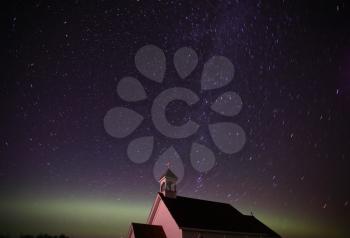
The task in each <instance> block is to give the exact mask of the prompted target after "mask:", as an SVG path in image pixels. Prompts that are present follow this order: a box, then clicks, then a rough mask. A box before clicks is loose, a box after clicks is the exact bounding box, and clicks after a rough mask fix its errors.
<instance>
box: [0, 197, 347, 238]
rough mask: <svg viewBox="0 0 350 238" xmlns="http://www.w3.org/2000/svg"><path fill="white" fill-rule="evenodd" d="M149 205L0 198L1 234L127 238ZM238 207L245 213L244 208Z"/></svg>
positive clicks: (292, 229)
mask: <svg viewBox="0 0 350 238" xmlns="http://www.w3.org/2000/svg"><path fill="white" fill-rule="evenodd" d="M151 206H152V201H147V202H146V201H145V202H140V201H120V200H114V201H111V200H104V199H90V200H89V199H68V200H67V199H58V198H46V199H24V198H22V199H17V200H2V201H1V206H0V213H1V214H2V216H1V218H0V221H1V224H3V225H4V226H3V228H2V232H3V234H11V235H19V234H38V233H49V234H60V233H65V234H66V235H69V236H70V237H126V235H127V232H128V229H129V225H130V223H131V222H145V221H146V219H147V216H148V213H149V210H150V209H151ZM238 209H239V210H241V211H242V212H243V213H245V214H247V212H245V209H244V208H239V207H238ZM282 214H283V215H282ZM254 215H255V216H256V217H257V218H258V219H260V220H261V221H263V223H265V224H266V225H268V226H270V227H271V228H272V229H273V230H275V231H276V232H278V233H279V234H281V235H282V236H283V237H290V236H293V237H320V236H323V237H325V236H329V235H331V237H342V234H341V233H342V232H341V231H338V230H336V229H335V228H334V229H332V227H329V226H328V227H327V226H325V225H323V224H321V223H316V222H312V219H309V218H307V217H305V216H302V215H301V214H299V216H295V215H285V213H281V214H277V213H273V212H267V211H255V213H254ZM334 227H335V226H334Z"/></svg>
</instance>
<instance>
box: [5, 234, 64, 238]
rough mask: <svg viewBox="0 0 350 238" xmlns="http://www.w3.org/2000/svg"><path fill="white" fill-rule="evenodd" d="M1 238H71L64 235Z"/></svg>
mask: <svg viewBox="0 0 350 238" xmlns="http://www.w3.org/2000/svg"><path fill="white" fill-rule="evenodd" d="M0 238H69V236H66V235H64V234H60V235H49V234H38V235H20V236H18V237H15V236H10V235H1V234H0Z"/></svg>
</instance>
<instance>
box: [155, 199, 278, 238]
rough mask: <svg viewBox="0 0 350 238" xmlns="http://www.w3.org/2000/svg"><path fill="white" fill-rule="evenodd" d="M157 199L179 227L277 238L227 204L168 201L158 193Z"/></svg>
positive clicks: (187, 200) (262, 225) (266, 228)
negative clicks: (159, 198) (158, 197)
mask: <svg viewBox="0 0 350 238" xmlns="http://www.w3.org/2000/svg"><path fill="white" fill-rule="evenodd" d="M159 196H160V197H161V199H162V200H163V201H164V203H165V205H166V206H167V208H168V210H169V211H170V213H171V215H172V217H173V218H174V219H175V221H176V223H177V225H178V226H179V227H180V228H187V229H199V230H211V231H223V232H225V231H226V232H237V233H254V234H259V235H261V236H264V235H266V236H272V237H280V236H279V235H278V234H276V233H275V232H274V231H272V230H271V229H270V228H268V227H267V226H266V225H264V224H263V223H261V222H260V221H259V220H257V219H256V218H255V217H254V216H247V215H243V214H242V213H240V212H239V211H238V210H236V209H235V208H234V207H232V206H231V205H230V204H227V203H220V202H212V201H206V200H200V199H194V198H187V197H181V196H177V197H176V198H170V197H165V196H164V195H163V194H162V193H159Z"/></svg>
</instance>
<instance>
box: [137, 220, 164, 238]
mask: <svg viewBox="0 0 350 238" xmlns="http://www.w3.org/2000/svg"><path fill="white" fill-rule="evenodd" d="M131 226H132V229H133V231H134V235H135V238H166V235H165V233H164V230H163V227H162V226H156V225H149V224H140V223H131Z"/></svg>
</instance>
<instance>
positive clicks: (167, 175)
mask: <svg viewBox="0 0 350 238" xmlns="http://www.w3.org/2000/svg"><path fill="white" fill-rule="evenodd" d="M163 177H168V178H174V179H177V176H176V175H175V174H174V173H173V171H171V170H170V169H169V168H168V169H167V170H166V171H165V173H164V174H163V175H162V176H160V178H163Z"/></svg>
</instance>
